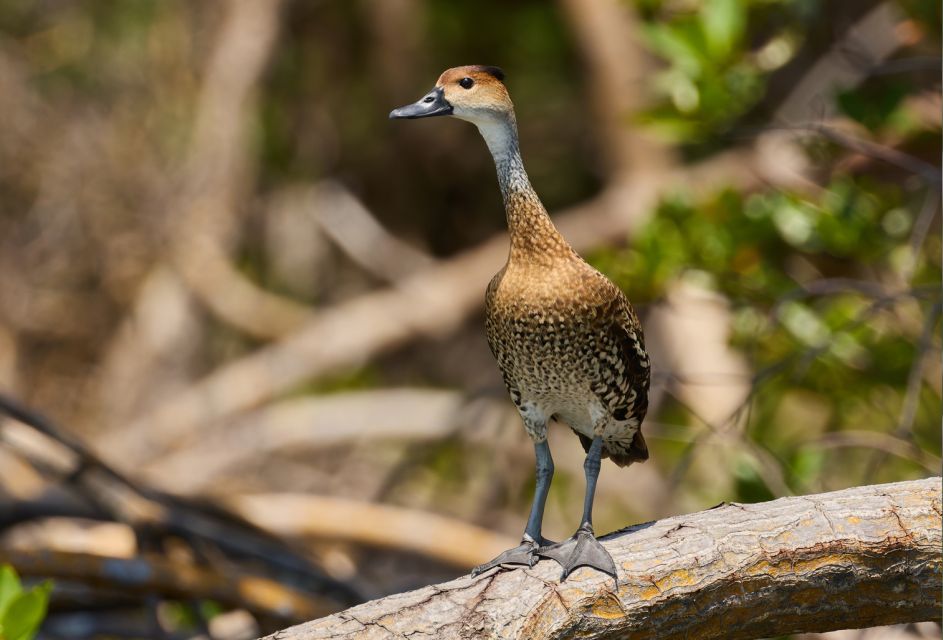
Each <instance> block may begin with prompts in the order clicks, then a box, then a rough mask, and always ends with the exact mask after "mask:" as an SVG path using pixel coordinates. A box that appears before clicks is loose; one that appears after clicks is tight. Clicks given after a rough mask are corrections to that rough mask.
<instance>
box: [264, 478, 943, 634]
mask: <svg viewBox="0 0 943 640" xmlns="http://www.w3.org/2000/svg"><path fill="white" fill-rule="evenodd" d="M940 483H941V480H940V478H928V479H926V480H916V481H910V482H899V483H896V484H885V485H875V486H866V487H856V488H852V489H846V490H844V491H836V492H832V493H824V494H818V495H812V496H804V497H793V498H782V499H779V500H774V501H772V502H766V503H761V504H723V505H721V506H718V507H716V508H713V509H709V510H707V511H702V512H700V513H696V514H690V515H682V516H675V517H672V518H667V519H665V520H659V521H657V522H650V523H645V524H640V525H635V526H632V527H628V528H626V529H623V530H621V531H617V532H615V533H612V534H610V535H608V536H605V537H604V544H605V546H606V548H607V549H608V550H609V551H610V552H611V553H612V556H613V558H614V560H615V562H616V566H617V567H618V574H619V576H618V588H615V585H614V581H613V579H612V578H611V577H609V576H606V575H604V574H602V573H599V572H598V571H595V570H592V569H588V568H581V569H577V570H576V571H575V572H574V573H573V574H571V575H570V577H569V578H568V579H567V580H566V581H565V582H560V581H559V576H560V567H559V566H558V565H557V564H556V563H555V562H553V561H551V560H541V561H540V562H539V563H538V564H537V565H535V566H534V567H533V568H530V569H528V568H518V569H516V570H513V571H499V572H496V571H490V572H488V573H486V574H484V575H482V576H479V577H478V578H470V577H467V576H466V577H463V578H459V579H457V580H453V581H451V582H448V583H444V584H439V585H433V586H429V587H425V588H423V589H419V590H417V591H413V592H409V593H403V594H397V595H392V596H388V597H386V598H383V599H381V600H375V601H372V602H367V603H365V604H362V605H360V606H357V607H354V608H352V609H348V610H346V611H342V612H340V613H337V614H334V615H332V616H329V617H326V618H321V619H319V620H313V621H311V622H308V623H305V624H302V625H298V626H296V627H291V628H289V629H285V630H282V631H279V632H277V633H275V634H273V635H271V636H268V637H269V638H271V639H272V640H315V639H341V638H351V639H352V638H357V639H358V640H362V639H373V638H376V639H381V638H410V639H411V640H418V639H420V638H528V639H531V638H573V637H579V638H590V639H602V638H632V639H633V640H635V639H649V638H659V639H662V640H667V639H670V638H727V639H731V640H734V639H737V638H760V637H769V636H778V635H783V634H788V633H799V632H813V631H829V630H834V629H843V628H858V627H869V626H875V625H885V624H896V623H905V622H918V621H925V620H937V621H939V620H940V607H941V589H940V587H941V581H940V570H941V513H943V512H941V495H940V493H941V492H940ZM417 535H421V534H420V533H419V532H417Z"/></svg>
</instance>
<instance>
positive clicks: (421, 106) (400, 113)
mask: <svg viewBox="0 0 943 640" xmlns="http://www.w3.org/2000/svg"><path fill="white" fill-rule="evenodd" d="M451 114H452V105H450V104H449V101H448V100H446V99H445V94H444V92H443V91H442V87H436V88H435V89H433V90H432V91H430V92H429V93H427V94H426V95H424V96H423V97H422V98H420V99H419V100H418V101H417V102H414V103H412V104H407V105H406V106H405V107H400V108H399V109H393V110H392V111H390V118H391V119H393V118H428V117H430V116H447V115H451Z"/></svg>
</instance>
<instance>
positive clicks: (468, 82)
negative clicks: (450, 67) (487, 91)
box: [458, 78, 475, 89]
mask: <svg viewBox="0 0 943 640" xmlns="http://www.w3.org/2000/svg"><path fill="white" fill-rule="evenodd" d="M458 84H459V85H461V87H462V89H471V88H472V87H473V86H475V81H474V80H472V79H471V78H462V79H461V80H459V81H458Z"/></svg>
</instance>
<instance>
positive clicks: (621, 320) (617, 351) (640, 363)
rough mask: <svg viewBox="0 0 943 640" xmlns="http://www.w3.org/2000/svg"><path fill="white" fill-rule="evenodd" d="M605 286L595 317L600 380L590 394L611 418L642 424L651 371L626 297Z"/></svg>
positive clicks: (610, 285) (636, 322)
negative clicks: (598, 400)
mask: <svg viewBox="0 0 943 640" xmlns="http://www.w3.org/2000/svg"><path fill="white" fill-rule="evenodd" d="M606 283H607V284H608V287H605V289H604V291H605V298H604V299H602V300H601V302H600V306H599V309H598V310H597V314H596V318H597V322H598V326H597V332H596V333H597V336H598V338H597V340H598V342H597V354H598V355H597V357H598V361H599V378H598V379H597V380H596V382H595V384H594V387H593V391H594V392H595V393H596V395H597V397H599V399H600V400H601V401H602V403H603V405H604V406H605V407H606V408H607V409H608V410H609V414H610V415H611V416H612V417H613V418H615V419H616V420H618V421H620V422H622V421H630V420H632V421H637V424H641V423H642V419H643V418H644V417H645V412H646V411H647V410H648V387H649V379H650V370H651V363H650V361H649V358H648V352H647V351H646V350H645V338H644V337H643V335H642V326H641V324H640V323H639V320H638V316H636V315H635V310H634V309H632V305H631V304H629V301H628V299H627V298H626V297H625V294H623V293H622V291H621V290H620V289H619V288H618V287H616V286H615V285H614V284H612V283H611V282H608V281H606Z"/></svg>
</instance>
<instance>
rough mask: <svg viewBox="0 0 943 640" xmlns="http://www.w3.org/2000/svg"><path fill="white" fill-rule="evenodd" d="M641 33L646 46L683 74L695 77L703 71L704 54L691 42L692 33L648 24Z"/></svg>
mask: <svg viewBox="0 0 943 640" xmlns="http://www.w3.org/2000/svg"><path fill="white" fill-rule="evenodd" d="M642 33H643V34H644V37H645V39H646V41H647V42H648V46H649V47H651V49H653V50H654V51H655V52H657V53H659V54H660V55H662V56H664V57H665V58H667V59H668V60H669V61H670V62H671V63H672V64H673V65H675V66H677V67H678V68H679V69H681V70H682V71H683V72H684V73H685V74H687V75H689V76H692V77H697V76H699V75H700V74H701V71H702V69H703V58H704V54H703V53H702V52H701V51H699V50H698V47H697V44H696V43H695V42H693V41H692V35H693V34H692V33H691V31H690V30H685V29H684V28H683V27H682V26H675V25H669V24H649V25H646V26H645V27H644V28H643V31H642Z"/></svg>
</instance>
